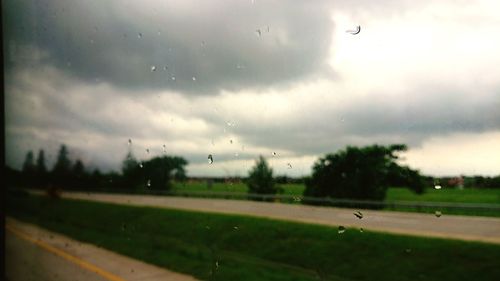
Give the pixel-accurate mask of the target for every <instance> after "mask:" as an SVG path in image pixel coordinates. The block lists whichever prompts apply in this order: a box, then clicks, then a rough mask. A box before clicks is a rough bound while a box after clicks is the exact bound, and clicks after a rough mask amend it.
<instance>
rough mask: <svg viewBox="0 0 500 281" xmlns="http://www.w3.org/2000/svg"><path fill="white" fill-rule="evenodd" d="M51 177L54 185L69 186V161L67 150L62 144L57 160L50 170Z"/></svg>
mask: <svg viewBox="0 0 500 281" xmlns="http://www.w3.org/2000/svg"><path fill="white" fill-rule="evenodd" d="M52 177H53V180H54V183H55V184H56V185H59V186H64V185H68V184H71V161H70V160H69V158H68V149H67V148H66V146H65V145H64V144H63V145H61V147H60V148H59V153H58V155H57V160H56V163H55V165H54V168H53V169H52Z"/></svg>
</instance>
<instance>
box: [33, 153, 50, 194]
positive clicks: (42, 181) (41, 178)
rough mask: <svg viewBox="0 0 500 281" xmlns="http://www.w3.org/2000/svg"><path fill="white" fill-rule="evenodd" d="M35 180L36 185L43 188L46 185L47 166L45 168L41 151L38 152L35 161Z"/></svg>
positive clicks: (43, 154) (43, 155)
mask: <svg viewBox="0 0 500 281" xmlns="http://www.w3.org/2000/svg"><path fill="white" fill-rule="evenodd" d="M36 178H37V183H38V184H39V185H40V186H41V187H44V186H46V185H47V183H48V172H47V166H45V152H44V151H43V149H40V150H39V151H38V157H37V159H36Z"/></svg>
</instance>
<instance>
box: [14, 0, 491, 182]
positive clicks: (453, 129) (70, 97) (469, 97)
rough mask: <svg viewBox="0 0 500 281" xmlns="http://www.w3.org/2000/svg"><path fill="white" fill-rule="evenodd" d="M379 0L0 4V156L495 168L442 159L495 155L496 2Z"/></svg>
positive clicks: (219, 168)
mask: <svg viewBox="0 0 500 281" xmlns="http://www.w3.org/2000/svg"><path fill="white" fill-rule="evenodd" d="M384 3H385V5H381V4H380V5H375V4H373V3H372V1H365V2H362V3H361V4H358V5H355V4H353V3H352V2H351V1H333V2H331V1H297V2H293V3H291V2H285V1H251V0H249V1H201V2H199V1H131V2H124V1H114V0H113V1H111V0H110V1H84V2H82V1H56V0H43V1H28V0H22V1H5V5H4V18H5V40H4V42H5V43H4V44H5V45H4V50H5V64H4V70H5V73H6V75H5V104H6V150H7V163H8V164H9V165H11V166H14V167H20V166H21V164H22V161H23V157H24V154H25V153H26V151H27V150H28V149H32V150H37V149H46V150H47V152H48V157H49V162H50V161H53V159H54V155H53V154H54V153H56V151H57V148H58V146H59V145H60V144H61V143H65V144H67V145H68V146H69V147H70V152H71V153H72V158H81V159H83V160H84V162H85V164H86V165H87V166H90V167H98V168H101V169H105V170H111V169H113V170H118V169H119V168H120V163H121V161H122V160H123V158H124V157H125V154H126V151H127V149H129V147H128V139H132V142H133V145H132V150H133V152H134V154H135V155H136V156H137V157H138V158H139V159H145V158H148V157H151V156H154V155H160V154H162V153H163V145H165V147H166V150H167V153H168V154H173V155H180V156H183V157H185V158H186V159H187V160H188V161H189V162H190V165H189V167H188V170H189V173H190V174H191V175H235V174H239V175H244V174H245V173H246V171H247V170H248V168H249V167H251V165H252V164H253V160H254V159H255V158H256V157H257V156H258V155H265V156H267V157H268V158H270V160H271V164H272V165H273V167H274V169H275V171H276V172H278V173H286V174H290V175H296V176H297V175H306V174H308V173H309V172H310V166H311V164H312V163H313V162H314V160H315V159H316V158H317V157H318V156H320V155H322V154H324V153H327V152H333V151H336V150H338V149H341V148H343V147H345V146H346V145H368V144H373V143H380V144H389V143H406V144H408V145H409V147H410V151H409V152H408V162H409V163H412V164H413V165H416V166H415V167H416V168H419V169H422V170H423V171H424V172H426V173H431V174H432V173H433V174H453V173H455V174H458V173H466V172H471V171H475V172H477V173H485V174H494V173H497V172H496V171H497V170H498V166H499V165H500V163H499V162H498V160H497V161H496V162H495V160H489V161H487V162H484V163H488V164H487V165H486V164H485V165H483V164H484V163H483V162H481V163H480V161H481V160H478V158H474V159H475V160H474V161H477V163H476V164H474V163H473V164H471V165H468V166H467V165H462V166H457V165H456V164H453V163H465V162H466V161H464V159H463V158H465V157H468V156H467V155H468V154H467V153H466V152H467V151H469V152H470V155H472V154H475V155H493V156H494V155H498V153H500V149H498V147H499V146H500V139H495V138H496V137H497V136H498V133H499V132H500V111H499V110H498V108H500V78H498V76H497V75H495V70H496V68H497V66H498V65H499V64H500V55H498V52H497V51H496V50H498V49H499V48H500V39H498V38H496V37H492V36H491V34H496V33H498V32H500V24H499V22H498V20H495V19H496V15H494V14H493V13H492V12H491V11H493V10H494V6H495V5H496V4H495V3H493V2H487V1H478V2H477V3H475V4H469V6H467V5H464V6H460V5H459V3H456V2H454V1H450V2H443V3H441V4H434V3H432V2H430V1H429V2H425V1H423V2H421V3H419V4H414V3H412V2H404V1H397V2H393V1H384ZM357 25H361V26H362V28H361V30H362V31H361V32H360V33H359V34H357V35H351V34H349V33H346V32H345V30H349V29H352V28H353V27H355V26H357ZM491 138H494V139H493V140H491ZM447 142H448V143H449V144H448V145H447ZM473 143H475V144H476V145H477V146H479V147H481V148H482V149H483V150H482V151H476V150H474V149H471V147H473V146H474V145H472V144H473ZM450 144H453V145H450ZM448 147H454V149H457V150H461V149H463V150H464V151H461V153H459V154H456V156H455V157H460V159H458V158H456V159H454V158H453V157H454V156H453V155H454V154H453V153H450V152H449V151H448V150H447V148H448ZM146 149H150V150H151V154H146V153H145V150H146ZM429 151H432V153H430V152H429ZM439 151H447V152H446V153H444V152H443V154H442V155H440V154H439V153H438V152H439ZM208 154H212V155H213V156H214V164H213V165H209V164H208V163H207V155H208ZM444 155H445V156H444ZM470 155H469V156H470ZM439 157H446V158H447V159H448V160H447V161H445V162H446V163H448V164H446V165H444V166H439V167H437V166H436V165H435V164H432V165H431V164H429V163H435V162H436V160H437V159H439ZM497 158H499V159H500V157H497ZM470 159H473V158H470ZM445 162H443V161H441V163H445ZM288 163H291V166H292V167H293V169H290V168H289V165H288ZM50 164H51V163H49V165H50ZM495 167H496V168H495Z"/></svg>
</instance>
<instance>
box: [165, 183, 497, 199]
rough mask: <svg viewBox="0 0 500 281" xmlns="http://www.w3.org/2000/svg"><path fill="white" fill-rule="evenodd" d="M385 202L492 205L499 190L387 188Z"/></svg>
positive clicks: (190, 187) (229, 187)
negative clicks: (421, 190)
mask: <svg viewBox="0 0 500 281" xmlns="http://www.w3.org/2000/svg"><path fill="white" fill-rule="evenodd" d="M279 186H280V187H282V188H283V190H284V194H286V195H297V196H302V193H303V192H304V189H305V187H304V185H303V184H281V185H279ZM174 190H175V191H211V192H240V193H246V192H247V191H248V189H247V186H246V185H245V184H244V183H232V182H227V183H214V184H213V185H212V188H211V189H208V188H207V184H206V183H204V182H199V183H186V184H184V185H183V184H178V183H177V184H175V186H174ZM386 201H415V202H456V203H492V204H500V188H499V189H463V190H459V189H450V188H446V189H441V190H435V189H433V188H427V189H426V191H425V193H424V194H421V195H419V194H415V193H414V192H412V191H410V190H409V189H407V188H396V187H392V188H389V190H388V191H387V196H386Z"/></svg>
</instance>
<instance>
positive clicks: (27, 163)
mask: <svg viewBox="0 0 500 281" xmlns="http://www.w3.org/2000/svg"><path fill="white" fill-rule="evenodd" d="M35 177H36V167H35V160H34V157H33V151H31V150H30V151H28V152H27V153H26V157H25V158H24V163H23V168H22V178H21V181H20V184H22V185H24V186H29V187H33V186H34V185H35V184H36V178H35Z"/></svg>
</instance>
